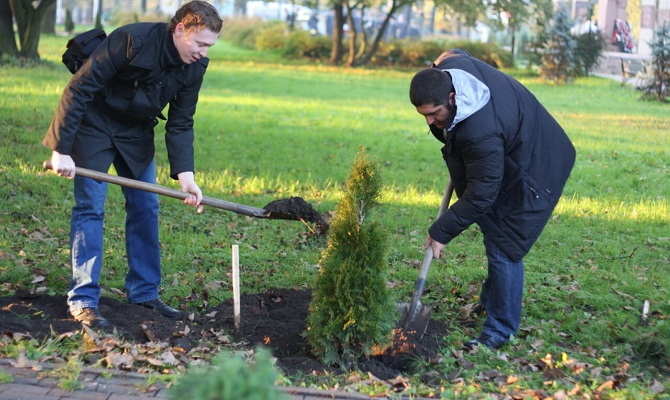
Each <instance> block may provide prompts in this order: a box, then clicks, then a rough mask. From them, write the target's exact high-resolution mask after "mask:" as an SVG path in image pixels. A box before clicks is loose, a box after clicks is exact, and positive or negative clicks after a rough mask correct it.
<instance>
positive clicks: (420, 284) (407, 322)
mask: <svg viewBox="0 0 670 400" xmlns="http://www.w3.org/2000/svg"><path fill="white" fill-rule="evenodd" d="M432 260H433V248H432V247H431V246H428V248H427V249H426V254H425V255H424V257H423V264H422V265H421V270H420V271H419V277H418V278H417V280H416V283H415V285H414V294H413V295H412V300H411V301H410V302H409V303H406V304H407V306H406V307H404V310H403V311H404V312H403V316H402V318H401V319H400V326H402V328H403V330H404V331H405V332H406V333H412V334H415V335H416V337H417V338H418V339H421V338H422V337H423V335H424V334H425V333H426V329H428V321H429V320H430V313H431V311H432V310H433V306H431V305H426V304H423V303H421V295H422V294H423V288H424V287H425V286H426V277H427V276H428V270H429V269H430V262H431V261H432Z"/></svg>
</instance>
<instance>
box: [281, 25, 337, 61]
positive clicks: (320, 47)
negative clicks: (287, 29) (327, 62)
mask: <svg viewBox="0 0 670 400" xmlns="http://www.w3.org/2000/svg"><path fill="white" fill-rule="evenodd" d="M331 48H332V41H331V38H329V37H327V36H312V35H311V34H310V33H309V32H307V31H303V30H294V31H293V32H291V34H290V35H289V36H288V38H287V39H286V43H285V44H284V48H283V49H282V54H283V55H284V56H285V57H289V58H310V59H312V60H323V59H328V58H329V57H330V49H331Z"/></svg>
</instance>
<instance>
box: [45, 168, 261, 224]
mask: <svg viewBox="0 0 670 400" xmlns="http://www.w3.org/2000/svg"><path fill="white" fill-rule="evenodd" d="M43 166H44V168H45V169H51V170H53V168H52V165H51V161H49V160H47V161H45V162H44V164H43ZM75 174H76V175H79V176H83V177H84V178H91V179H95V180H96V181H102V182H109V183H114V184H117V185H121V186H125V187H129V188H131V189H140V190H144V191H147V192H151V193H156V194H160V195H163V196H168V197H174V198H175V199H181V200H184V199H186V198H187V197H189V196H191V194H190V193H187V192H182V191H181V190H176V189H171V188H168V187H165V186H160V185H156V184H153V183H148V182H142V181H138V180H135V179H129V178H123V177H120V176H116V175H110V174H106V173H104V172H98V171H93V170H90V169H86V168H81V167H75ZM201 204H202V205H205V206H210V207H216V208H220V209H222V210H227V211H232V212H234V213H237V214H242V215H248V216H250V217H259V218H267V217H269V215H270V213H269V212H268V211H266V210H264V209H262V208H256V207H251V206H246V205H243V204H237V203H232V202H230V201H225V200H219V199H215V198H213V197H207V196H203V197H202V202H201Z"/></svg>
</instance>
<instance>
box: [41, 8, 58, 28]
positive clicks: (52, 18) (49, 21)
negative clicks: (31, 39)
mask: <svg viewBox="0 0 670 400" xmlns="http://www.w3.org/2000/svg"><path fill="white" fill-rule="evenodd" d="M42 33H46V34H47V35H55V34H56V3H53V4H51V7H49V9H48V10H47V12H46V13H45V14H44V18H42Z"/></svg>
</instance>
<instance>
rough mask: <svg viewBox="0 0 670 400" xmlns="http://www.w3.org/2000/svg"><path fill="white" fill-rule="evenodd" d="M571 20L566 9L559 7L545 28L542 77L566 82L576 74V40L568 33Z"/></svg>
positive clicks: (555, 81)
mask: <svg viewBox="0 0 670 400" xmlns="http://www.w3.org/2000/svg"><path fill="white" fill-rule="evenodd" d="M572 26H573V22H572V20H571V19H570V17H569V15H568V11H567V10H566V9H565V8H564V7H561V8H559V9H558V10H557V11H556V13H555V14H554V19H553V21H552V23H551V24H550V26H549V28H548V29H547V43H546V44H545V46H544V48H543V49H542V66H541V67H540V74H541V76H542V78H544V79H548V80H552V81H554V83H556V84H559V83H568V82H570V81H571V80H572V78H573V77H574V76H575V75H576V74H577V68H578V67H577V63H576V55H575V51H576V48H577V42H576V41H575V39H574V38H573V37H572V35H570V28H572Z"/></svg>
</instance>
